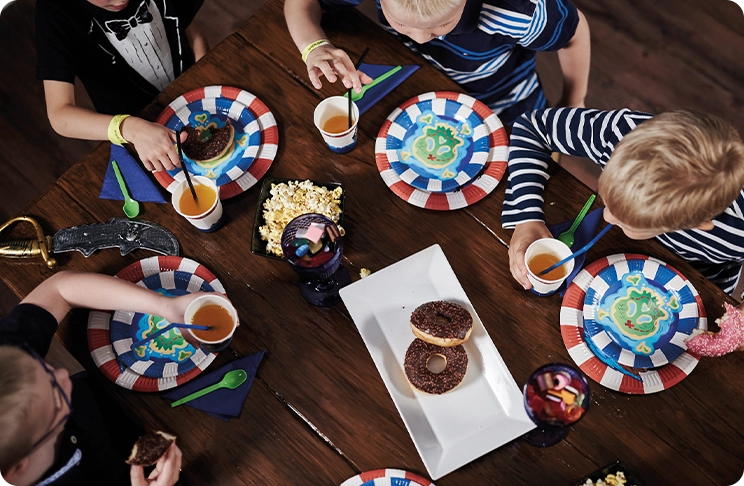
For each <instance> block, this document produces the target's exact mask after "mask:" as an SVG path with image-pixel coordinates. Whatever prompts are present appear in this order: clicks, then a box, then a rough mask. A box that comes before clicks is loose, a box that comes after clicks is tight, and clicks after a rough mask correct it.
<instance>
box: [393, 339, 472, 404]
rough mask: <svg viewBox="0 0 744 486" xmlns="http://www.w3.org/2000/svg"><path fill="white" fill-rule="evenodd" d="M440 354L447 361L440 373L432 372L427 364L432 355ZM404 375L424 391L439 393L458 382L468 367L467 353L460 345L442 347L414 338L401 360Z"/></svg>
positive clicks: (448, 389)
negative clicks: (404, 357)
mask: <svg viewBox="0 0 744 486" xmlns="http://www.w3.org/2000/svg"><path fill="white" fill-rule="evenodd" d="M435 355H441V356H443V357H444V359H445V360H446V361H447V365H446V366H445V367H444V370H442V372H441V373H432V372H431V371H429V368H428V367H427V364H428V362H429V359H430V358H431V357H432V356H435ZM403 367H404V368H405V371H406V377H408V381H410V382H411V384H412V385H413V386H415V387H416V388H418V389H419V390H421V391H422V392H424V393H430V394H432V395H441V394H442V393H445V392H448V391H450V390H452V389H453V388H455V387H456V386H457V385H459V384H460V382H461V381H462V379H463V378H465V372H466V371H467V369H468V353H467V352H465V348H463V347H462V346H449V347H442V346H436V345H434V344H430V343H427V342H425V341H422V340H420V339H415V340H414V341H413V342H412V343H411V345H410V346H408V351H406V359H405V361H404V362H403Z"/></svg>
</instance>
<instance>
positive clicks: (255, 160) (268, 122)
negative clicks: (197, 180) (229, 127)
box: [153, 86, 279, 199]
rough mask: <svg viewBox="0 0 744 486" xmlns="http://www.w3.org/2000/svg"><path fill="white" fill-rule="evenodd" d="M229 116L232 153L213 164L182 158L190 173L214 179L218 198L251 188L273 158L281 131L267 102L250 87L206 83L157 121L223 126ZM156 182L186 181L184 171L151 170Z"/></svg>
mask: <svg viewBox="0 0 744 486" xmlns="http://www.w3.org/2000/svg"><path fill="white" fill-rule="evenodd" d="M227 118H229V119H230V121H231V122H232V124H233V126H234V127H235V142H234V146H233V149H232V151H231V152H229V153H228V154H227V155H226V156H225V157H222V158H220V159H219V160H217V161H215V162H214V163H210V164H204V163H196V162H194V161H192V160H190V159H188V158H186V163H187V164H188V166H189V168H190V169H192V171H191V172H192V173H194V174H197V175H204V176H206V177H209V178H210V179H213V180H214V181H215V183H216V184H217V186H218V187H219V190H220V198H221V199H227V198H230V197H233V196H236V195H238V194H241V193H242V192H244V191H247V190H248V189H250V188H251V187H252V186H253V185H255V184H256V182H258V180H259V179H260V178H261V177H263V176H264V174H266V172H267V171H268V170H269V167H270V166H271V163H272V162H273V161H274V157H276V152H277V148H278V144H279V130H278V128H277V126H276V119H275V118H274V115H273V114H272V113H271V111H270V110H269V109H268V107H267V106H266V105H265V104H264V103H263V102H262V101H261V100H259V99H258V98H257V97H256V96H255V95H253V94H251V93H249V92H248V91H245V90H242V89H239V88H233V87H230V86H207V87H205V88H199V89H195V90H193V91H189V92H188V93H186V94H184V95H181V96H179V97H178V98H176V99H175V100H173V101H172V102H171V103H170V104H169V105H168V106H167V107H166V108H165V110H163V112H162V113H161V114H160V116H158V119H157V122H158V123H160V124H161V125H165V126H167V127H168V128H170V129H172V130H178V129H179V128H181V127H182V126H183V125H185V124H189V125H192V126H199V125H201V126H204V127H206V126H208V125H209V124H212V123H213V124H215V125H216V126H220V127H221V126H224V123H225V119H227ZM153 174H154V175H155V178H156V179H157V180H158V182H159V183H160V184H161V185H162V186H163V187H165V188H166V189H168V191H170V192H173V191H174V190H175V188H176V186H177V185H178V183H179V182H181V181H182V180H184V178H185V177H184V175H183V171H181V170H172V171H162V172H154V173H153Z"/></svg>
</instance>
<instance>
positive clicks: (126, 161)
mask: <svg viewBox="0 0 744 486" xmlns="http://www.w3.org/2000/svg"><path fill="white" fill-rule="evenodd" d="M112 160H115V161H116V163H117V165H118V166H119V171H121V175H122V177H123V178H124V182H125V183H126V185H127V189H128V190H129V195H130V196H132V198H133V199H136V200H137V201H139V202H156V203H165V202H167V201H166V200H165V199H164V198H163V195H162V194H161V193H160V191H159V190H158V188H157V187H155V184H154V183H153V182H152V180H150V177H149V176H148V175H147V173H146V172H145V170H144V169H143V168H142V165H140V163H139V162H137V161H136V160H135V159H134V157H132V155H131V154H130V153H129V151H128V150H127V149H125V148H124V147H122V146H121V145H116V144H113V143H112V144H111V157H110V158H109V164H108V167H107V168H106V175H105V176H104V177H103V187H101V195H100V196H99V197H100V198H101V199H118V200H120V201H123V200H124V195H123V194H122V193H121V189H120V188H119V183H118V182H117V181H116V174H114V166H113V165H111V161H112Z"/></svg>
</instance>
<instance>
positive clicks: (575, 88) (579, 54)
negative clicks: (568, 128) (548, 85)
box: [556, 9, 591, 108]
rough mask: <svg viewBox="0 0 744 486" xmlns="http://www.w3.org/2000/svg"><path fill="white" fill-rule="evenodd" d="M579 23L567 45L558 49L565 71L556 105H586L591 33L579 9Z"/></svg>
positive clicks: (562, 70)
mask: <svg viewBox="0 0 744 486" xmlns="http://www.w3.org/2000/svg"><path fill="white" fill-rule="evenodd" d="M577 13H578V15H579V24H578V26H577V27H576V33H575V34H574V36H573V37H572V38H571V40H570V41H569V42H568V44H566V46H565V47H563V48H562V49H560V50H559V51H558V60H559V61H560V64H561V72H562V73H563V95H562V96H561V99H560V100H559V101H558V103H557V105H556V106H572V107H579V108H583V107H584V98H586V92H587V89H588V88H589V64H590V59H591V42H590V40H591V35H590V33H589V24H588V23H587V21H586V17H584V14H583V13H581V11H580V10H578V9H577Z"/></svg>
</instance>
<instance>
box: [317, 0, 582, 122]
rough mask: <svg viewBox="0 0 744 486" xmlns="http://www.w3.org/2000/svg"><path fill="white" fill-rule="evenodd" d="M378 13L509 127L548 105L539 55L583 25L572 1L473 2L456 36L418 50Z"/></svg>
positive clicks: (338, 0)
mask: <svg viewBox="0 0 744 486" xmlns="http://www.w3.org/2000/svg"><path fill="white" fill-rule="evenodd" d="M320 2H321V5H322V6H324V7H325V8H327V9H329V10H333V9H336V8H339V7H344V6H351V5H358V4H359V3H361V0H320ZM377 8H378V12H379V15H380V21H381V23H382V24H383V26H384V27H385V28H386V29H387V30H389V31H391V32H393V33H394V34H396V35H397V36H398V37H399V38H400V39H401V41H403V43H404V44H405V45H406V46H407V47H408V48H410V49H411V50H413V51H415V52H418V53H419V54H421V56H423V57H424V58H425V59H426V60H427V61H429V62H430V63H431V64H432V65H433V66H434V67H436V68H437V69H439V70H440V71H442V72H443V73H445V74H447V75H448V76H449V77H450V78H452V80H453V81H455V82H457V83H458V84H460V85H461V86H462V87H463V88H464V89H465V90H466V91H467V92H468V93H469V94H470V95H471V96H473V97H474V98H476V99H478V100H480V101H482V102H483V103H485V104H486V105H488V106H489V107H490V108H491V109H492V110H493V111H494V113H496V114H497V115H499V118H501V120H502V121H503V122H504V123H506V124H508V125H511V124H512V123H513V122H514V120H515V119H516V118H517V117H518V116H519V115H521V114H522V113H524V112H525V111H531V110H534V109H539V108H543V107H545V106H546V105H547V102H546V100H545V95H544V93H543V90H542V87H541V86H540V80H539V79H538V77H537V72H536V71H535V55H536V51H555V50H558V49H561V48H562V47H564V46H565V45H566V44H567V43H568V42H569V41H570V40H571V39H572V38H573V36H574V33H575V32H576V27H577V26H578V23H579V16H578V12H577V10H576V7H575V6H574V5H573V4H572V3H571V2H570V1H569V0H467V2H466V4H465V10H464V11H463V14H462V17H461V18H460V21H459V22H458V23H457V25H456V26H455V28H454V29H453V30H452V32H450V33H449V34H447V35H444V36H442V37H439V38H436V39H433V40H431V41H429V42H427V43H425V44H418V43H416V42H414V41H413V40H411V39H410V38H409V37H407V36H404V35H401V34H398V33H397V32H395V30H394V29H392V28H391V27H390V24H389V23H388V21H387V20H386V19H385V16H384V15H383V13H382V9H381V8H380V0H377Z"/></svg>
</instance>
